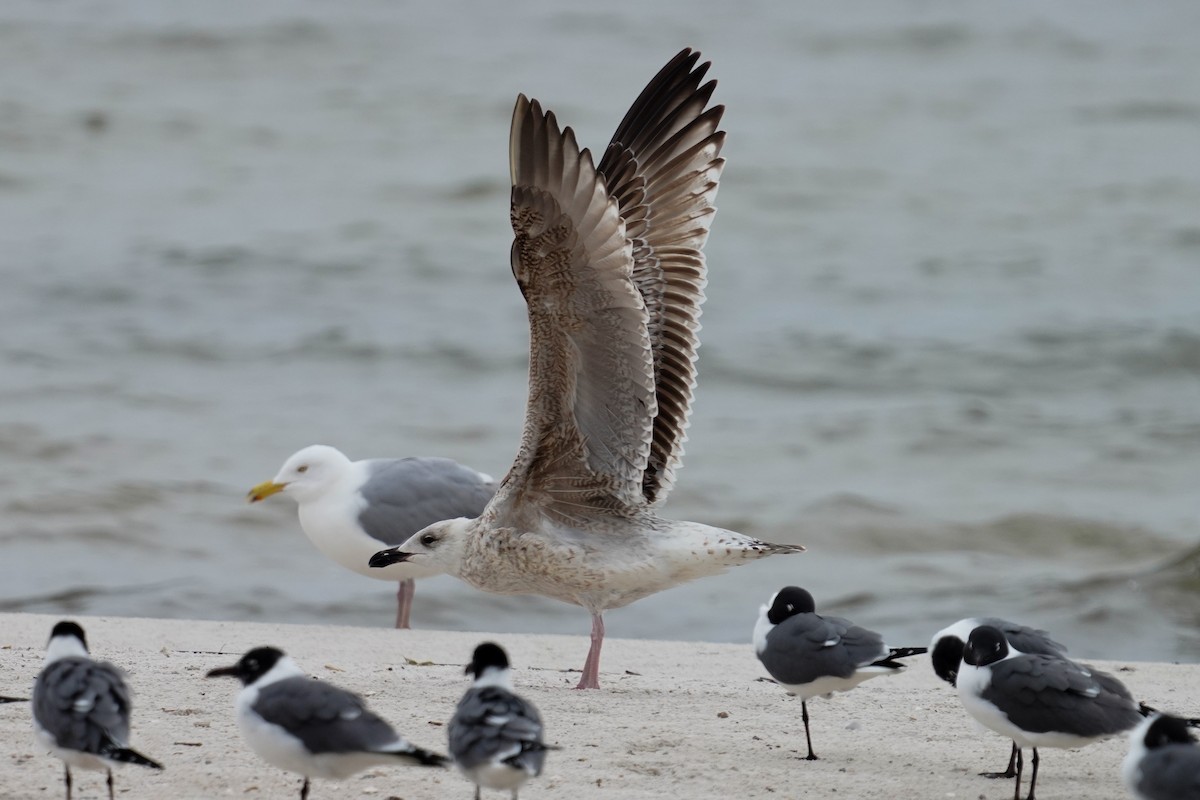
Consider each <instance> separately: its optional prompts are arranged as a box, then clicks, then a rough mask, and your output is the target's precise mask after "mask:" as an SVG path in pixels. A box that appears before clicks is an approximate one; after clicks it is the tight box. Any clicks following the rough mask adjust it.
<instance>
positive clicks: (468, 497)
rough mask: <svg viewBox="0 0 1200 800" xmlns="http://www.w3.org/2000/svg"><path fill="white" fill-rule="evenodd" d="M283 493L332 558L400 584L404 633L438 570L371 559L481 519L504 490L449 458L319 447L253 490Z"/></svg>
mask: <svg viewBox="0 0 1200 800" xmlns="http://www.w3.org/2000/svg"><path fill="white" fill-rule="evenodd" d="M279 492H282V493H283V494H285V495H287V496H288V497H291V498H292V499H293V500H295V501H296V504H297V505H298V506H299V516H300V527H301V528H302V529H303V530H304V533H305V535H307V536H308V538H309V539H310V540H311V541H312V543H313V544H314V545H316V546H317V549H318V550H320V551H321V552H322V553H324V554H325V555H326V556H328V557H329V558H331V559H333V560H334V561H336V562H338V563H339V564H341V565H342V566H343V567H346V568H347V569H352V570H354V571H355V572H357V573H358V574H359V575H366V576H367V577H368V578H375V579H380V580H389V581H391V580H394V581H399V584H400V585H399V588H398V589H397V590H396V627H397V628H407V627H409V615H410V613H411V611H412V597H413V589H414V586H413V580H414V579H415V578H427V577H430V576H431V575H436V574H438V570H436V569H432V568H429V567H423V566H422V565H420V564H396V565H394V566H391V567H388V568H387V569H382V570H381V569H371V568H370V567H369V566H367V562H368V561H369V560H370V558H371V555H372V554H373V553H375V551H377V550H379V548H381V547H388V546H391V545H396V544H399V543H401V542H403V541H405V540H406V539H408V538H409V537H410V536H412V535H413V534H414V533H416V532H417V531H419V530H421V529H422V528H424V527H425V526H426V525H430V524H432V523H434V522H437V521H438V520H443V519H450V518H452V517H473V516H475V515H477V514H479V513H480V512H482V511H483V509H484V507H485V506H486V505H487V503H488V501H489V500H491V499H492V495H493V494H495V492H496V483H495V481H494V480H493V479H492V477H491V476H490V475H486V474H484V473H482V472H477V471H476V470H473V469H471V468H470V467H465V466H463V465H462V464H459V463H457V462H455V461H451V460H450V459H448V458H428V457H426V458H373V459H368V460H365V461H351V460H350V459H349V458H347V457H346V456H345V455H343V454H342V453H341V451H339V450H337V449H336V448H333V447H329V446H327V445H321V444H316V445H312V446H310V447H306V448H304V449H303V450H300V451H299V452H297V453H295V454H293V455H292V456H290V457H289V458H288V460H287V461H285V462H284V463H283V466H282V467H280V469H279V474H278V475H276V476H275V477H274V478H273V479H272V480H269V481H265V482H263V483H260V484H259V485H258V486H255V487H254V488H253V489H251V490H250V494H249V500H250V502H252V503H255V502H258V501H260V500H264V499H266V498H268V497H270V496H271V495H273V494H276V493H279Z"/></svg>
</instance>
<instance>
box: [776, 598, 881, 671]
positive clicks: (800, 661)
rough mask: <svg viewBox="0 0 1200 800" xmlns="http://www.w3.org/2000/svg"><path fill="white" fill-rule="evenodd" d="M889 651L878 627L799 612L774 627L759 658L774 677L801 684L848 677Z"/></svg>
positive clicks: (839, 618)
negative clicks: (871, 628) (863, 626)
mask: <svg viewBox="0 0 1200 800" xmlns="http://www.w3.org/2000/svg"><path fill="white" fill-rule="evenodd" d="M887 654H888V648H887V647H885V646H884V644H883V637H882V636H880V635H879V634H878V633H876V632H875V631H869V630H867V629H866V628H860V627H858V626H857V625H855V624H853V623H852V622H850V621H849V620H845V619H842V618H841V617H822V616H820V615H818V614H797V615H795V616H793V617H788V618H787V619H785V620H784V621H783V622H781V623H779V624H778V625H776V626H775V627H774V628H772V629H771V632H770V633H768V634H767V646H766V648H765V649H764V650H763V652H761V653H759V654H758V658H759V660H760V661H762V663H763V666H764V667H766V668H767V672H769V673H771V677H772V678H774V679H775V680H777V681H779V682H780V683H783V684H789V685H802V684H806V683H811V682H812V681H815V680H817V679H818V678H825V677H834V678H849V677H850V676H851V675H853V674H854V673H855V671H856V670H857V669H858V668H859V667H863V666H866V665H867V664H870V663H872V662H874V661H878V660H879V659H881V658H884V657H885V656H887Z"/></svg>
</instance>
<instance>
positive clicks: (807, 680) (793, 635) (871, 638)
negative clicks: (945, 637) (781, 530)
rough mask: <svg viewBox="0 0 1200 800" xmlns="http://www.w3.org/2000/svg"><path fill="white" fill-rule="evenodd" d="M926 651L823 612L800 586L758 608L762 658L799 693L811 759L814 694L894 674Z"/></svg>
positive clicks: (757, 652)
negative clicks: (892, 644)
mask: <svg viewBox="0 0 1200 800" xmlns="http://www.w3.org/2000/svg"><path fill="white" fill-rule="evenodd" d="M924 652H925V648H924V647H888V646H887V645H886V644H884V643H883V637H882V636H880V635H879V634H878V633H876V632H875V631H870V630H867V629H866V628H860V627H859V626H857V625H855V624H854V623H852V622H850V620H847V619H842V618H841V617H826V616H822V615H821V614H818V613H817V612H816V603H815V602H814V601H813V596H812V595H811V594H809V593H808V592H807V591H806V590H804V589H801V588H800V587H799V586H786V587H784V588H783V589H780V590H779V591H778V592H776V593H775V594H773V595H772V596H771V599H770V600H769V601H767V604H766V605H764V606H761V607H760V608H759V611H758V621H757V622H756V623H755V624H754V653H755V655H757V656H758V660H759V661H761V662H762V665H763V666H764V667H766V669H767V672H769V673H770V675H771V677H772V678H774V679H775V682H776V683H778V684H779V685H780V686H782V687H783V688H784V689H785V690H787V693H788V694H792V695H798V696H799V697H800V717H801V719H803V720H804V738H805V740H806V741H807V743H808V755H807V756H805V760H807V761H815V760H816V759H817V755H816V753H814V752H813V746H812V735H811V734H810V733H809V730H808V701H809V699H811V698H813V697H819V696H824V697H829V696H830V695H832V694H833V693H834V692H848V691H850V690H851V689H853V688H854V687H855V686H858V685H859V684H860V683H862V682H863V681H865V680H869V679H871V678H878V677H879V676H881V675H895V674H896V673H898V672H900V671H901V670H903V669H905V667H906V665H905V664H901V663H900V662H899V661H897V659H900V658H907V657H909V656H915V655H920V654H922V653H924Z"/></svg>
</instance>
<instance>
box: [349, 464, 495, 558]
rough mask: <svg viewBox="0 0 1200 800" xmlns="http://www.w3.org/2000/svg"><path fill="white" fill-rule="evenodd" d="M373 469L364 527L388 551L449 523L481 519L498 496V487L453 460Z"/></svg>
mask: <svg viewBox="0 0 1200 800" xmlns="http://www.w3.org/2000/svg"><path fill="white" fill-rule="evenodd" d="M367 469H368V470H369V475H370V477H369V478H368V479H367V482H366V484H364V485H363V487H362V488H361V489H359V490H358V491H359V493H360V494H361V495H362V496H363V499H364V500H366V501H367V506H366V508H364V509H363V510H362V512H361V513H360V514H359V515H358V522H359V524H360V525H362V526H363V529H364V530H365V531H366V532H367V534H368V535H369V536H371V537H372V538H375V539H378V540H379V541H381V542H383V543H384V544H386V545H388V546H394V545H398V544H400V543H402V542H404V541H407V540H408V538H409V537H410V536H412V535H413V534H414V533H416V532H417V531H419V530H421V529H422V528H424V527H426V526H427V525H432V524H433V523H435V522H441V521H442V520H444V519H455V518H456V517H478V516H479V515H480V514H482V513H483V509H484V507H485V506H486V505H487V504H488V501H489V500H491V499H492V495H493V494H495V493H496V484H495V483H489V482H486V481H485V480H484V477H483V476H482V475H480V474H479V473H478V472H476V471H475V470H473V469H471V468H470V467H464V466H463V465H462V464H459V463H458V462H456V461H452V460H450V459H448V458H399V459H378V460H375V461H368V462H367Z"/></svg>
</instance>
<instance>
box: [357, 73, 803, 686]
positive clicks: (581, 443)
mask: <svg viewBox="0 0 1200 800" xmlns="http://www.w3.org/2000/svg"><path fill="white" fill-rule="evenodd" d="M699 58H700V54H699V53H694V52H692V51H691V50H683V51H682V52H680V53H679V54H678V55H677V56H675V58H673V59H672V60H671V61H670V63H668V64H667V65H666V66H665V67H664V68H663V69H662V70H661V71H660V72H659V73H658V75H657V76H656V77H655V78H654V79H653V80H651V81H650V83H649V84H648V85H647V86H646V88H645V89H644V90H643V91H642V93H641V95H640V96H639V97H638V99H637V100H636V101H635V102H634V104H633V106H632V107H631V108H630V109H629V112H628V113H627V114H626V115H625V119H624V120H623V121H622V122H621V124H620V125H619V126H618V128H617V131H616V133H615V134H614V135H613V138H612V141H611V142H610V143H609V145H608V148H607V149H606V150H605V152H604V157H603V158H602V159H601V160H600V163H599V165H598V166H593V161H592V156H591V153H589V152H588V151H587V150H583V151H581V150H580V149H579V146H578V144H576V141H575V134H574V132H573V131H572V130H571V129H570V128H565V129H560V128H559V125H558V121H557V120H556V119H555V117H554V114H553V113H551V112H544V111H543V110H542V107H541V105H539V104H538V102H537V101H536V100H535V101H531V100H529V99H527V98H526V97H525V96H524V95H521V96H519V97H518V98H517V104H516V108H515V109H514V110H513V118H512V131H511V135H510V138H509V161H510V167H511V177H512V196H511V210H510V219H511V222H512V227H513V233H514V234H515V239H514V241H513V245H512V250H511V263H512V272H513V275H514V277H515V278H516V281H517V285H518V287H519V288H520V290H521V293H522V295H523V296H524V297H525V301H526V306H527V309H528V314H529V329H530V353H529V399H528V402H527V404H526V410H525V428H524V433H523V435H522V438H521V447H520V450H519V451H518V453H517V457H516V460H515V461H514V463H513V465H512V468H511V469H510V470H509V472H508V475H507V476H506V477H505V478H504V481H503V482H502V483H501V485H500V488H499V490H498V491H497V493H496V496H495V498H493V499H492V501H491V503H489V504H488V507H487V508H486V509H485V510H484V512H483V514H482V515H480V516H479V517H478V518H476V519H457V520H448V521H444V522H440V523H437V524H435V525H431V526H429V527H428V528H426V529H425V530H423V531H421V532H419V533H417V534H415V535H414V536H413V537H412V538H411V539H409V540H408V541H407V542H405V543H403V544H402V545H400V547H398V548H392V549H391V550H386V551H382V552H380V553H378V554H376V556H375V557H374V558H372V560H371V563H372V565H375V566H384V565H387V564H392V563H396V562H398V561H411V562H413V563H416V564H423V565H429V566H432V567H435V568H437V569H438V570H440V571H444V572H448V573H450V574H451V575H455V576H457V577H458V578H460V579H462V580H464V581H466V582H467V583H469V584H471V585H472V586H474V587H476V588H479V589H483V590H485V591H489V592H497V593H500V594H539V595H543V596H546V597H552V598H554V599H556V600H562V601H564V602H567V603H572V604H574V605H578V606H582V607H583V608H585V609H587V610H588V611H589V612H590V613H591V615H592V639H591V647H590V649H589V650H588V655H587V659H586V661H585V662H584V667H583V675H582V676H581V678H580V681H579V685H578V686H577V687H576V688H579V689H595V688H599V685H600V680H599V674H600V649H601V646H602V645H603V642H604V620H603V614H604V612H605V611H606V610H608V609H611V608H620V607H622V606H625V605H628V604H629V603H632V602H634V601H636V600H640V599H641V598H643V597H646V596H648V595H651V594H654V593H655V592H660V591H662V590H664V589H669V588H671V587H672V586H675V585H677V584H680V583H683V582H685V581H689V580H692V579H694V578H700V577H704V576H706V575H715V574H718V573H721V572H724V571H725V569H726V568H728V567H732V566H737V565H740V564H745V563H748V562H749V561H752V560H755V559H758V558H761V557H763V556H769V555H775V554H781V553H798V552H801V551H802V550H803V549H804V548H803V547H800V546H799V545H779V544H771V543H769V542H764V541H761V540H759V539H755V538H753V537H750V536H745V535H743V534H740V533H734V532H732V531H727V530H722V529H720V528H713V527H709V526H707V525H701V524H699V523H695V522H677V521H674V520H670V519H665V518H663V517H661V516H659V515H658V512H657V508H658V506H660V505H661V504H662V503H663V501H664V500H665V499H666V497H667V494H668V492H669V491H670V489H671V487H672V486H673V485H674V483H675V473H676V470H677V469H678V468H679V466H680V463H681V458H682V454H683V442H684V439H685V438H686V437H685V431H686V429H687V426H688V416H689V413H690V410H691V404H692V390H693V388H694V387H695V384H696V363H695V361H696V349H697V347H698V346H699V339H698V330H699V322H698V320H699V317H700V305H701V303H702V302H703V300H704V284H705V272H706V269H705V262H704V254H703V252H702V247H703V246H704V243H705V240H706V239H707V238H708V228H709V224H710V223H711V222H712V218H713V215H714V213H715V208H714V207H713V205H712V202H713V199H714V197H715V196H716V192H717V182H718V179H719V178H720V175H721V170H722V168H723V167H724V163H725V162H724V159H722V158H721V157H720V153H721V148H722V146H723V145H724V143H725V133H724V132H723V131H720V130H718V129H717V126H718V125H719V124H720V120H721V115H722V113H723V112H724V107H723V106H713V107H711V108H709V107H708V103H709V100H710V98H711V96H712V93H713V90H714V89H715V88H716V82H715V81H709V82H707V83H702V81H703V80H704V76H705V74H706V73H707V71H708V67H709V64H708V63H704V64H699V65H697V62H698V60H699Z"/></svg>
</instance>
